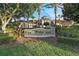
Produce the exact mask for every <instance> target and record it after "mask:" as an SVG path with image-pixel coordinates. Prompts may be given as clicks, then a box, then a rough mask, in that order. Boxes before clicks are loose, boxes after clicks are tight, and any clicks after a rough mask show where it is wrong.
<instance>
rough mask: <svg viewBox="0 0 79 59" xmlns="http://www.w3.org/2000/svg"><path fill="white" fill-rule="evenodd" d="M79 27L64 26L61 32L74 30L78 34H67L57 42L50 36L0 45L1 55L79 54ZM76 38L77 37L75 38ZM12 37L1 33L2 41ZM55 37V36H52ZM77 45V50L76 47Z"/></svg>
mask: <svg viewBox="0 0 79 59" xmlns="http://www.w3.org/2000/svg"><path fill="white" fill-rule="evenodd" d="M72 29H73V30H72ZM78 30H79V28H78V27H75V28H74V27H72V28H67V29H66V28H64V29H61V31H59V32H66V31H67V32H71V33H72V32H73V33H77V34H76V35H77V36H66V38H64V37H62V38H59V40H58V41H57V43H56V44H55V43H54V42H53V41H51V40H50V39H49V38H46V39H48V40H46V39H44V40H38V39H37V40H36V41H33V40H31V41H27V42H26V43H24V44H15V43H14V44H12V45H9V46H7V45H6V46H2V47H0V56H79V47H78V46H79V39H78V38H79V36H78V35H79V31H78ZM71 37H72V38H71ZM74 38H75V39H74ZM7 39H8V40H10V39H11V38H10V37H8V36H6V35H0V42H3V43H5V42H4V41H5V40H7ZM52 39H54V38H52ZM76 46H77V50H76V49H75V48H74V47H76Z"/></svg>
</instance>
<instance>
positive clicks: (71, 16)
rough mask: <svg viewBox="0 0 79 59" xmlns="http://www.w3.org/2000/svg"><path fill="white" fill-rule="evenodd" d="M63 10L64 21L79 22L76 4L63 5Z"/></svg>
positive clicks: (77, 5)
mask: <svg viewBox="0 0 79 59" xmlns="http://www.w3.org/2000/svg"><path fill="white" fill-rule="evenodd" d="M63 6H64V9H63V10H62V12H63V17H64V19H65V20H74V21H76V22H79V4H78V3H65V4H63Z"/></svg>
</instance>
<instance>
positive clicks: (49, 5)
mask: <svg viewBox="0 0 79 59" xmlns="http://www.w3.org/2000/svg"><path fill="white" fill-rule="evenodd" d="M61 6H62V4H61V3H59V4H58V3H53V4H52V3H50V4H46V5H45V7H47V8H54V14H55V36H57V35H56V32H57V29H56V18H57V8H58V7H59V8H62V7H61Z"/></svg>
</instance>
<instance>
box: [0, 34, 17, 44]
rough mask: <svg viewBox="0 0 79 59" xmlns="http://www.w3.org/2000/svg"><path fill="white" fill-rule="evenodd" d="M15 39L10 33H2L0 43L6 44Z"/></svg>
mask: <svg viewBox="0 0 79 59" xmlns="http://www.w3.org/2000/svg"><path fill="white" fill-rule="evenodd" d="M13 41H15V39H14V38H13V37H11V36H9V35H8V34H0V44H6V43H10V42H13Z"/></svg>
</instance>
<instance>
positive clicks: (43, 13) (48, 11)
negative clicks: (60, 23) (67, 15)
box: [33, 7, 62, 19]
mask: <svg viewBox="0 0 79 59" xmlns="http://www.w3.org/2000/svg"><path fill="white" fill-rule="evenodd" d="M57 15H62V10H61V8H57ZM33 16H35V17H36V18H38V13H37V11H35V12H34V14H33ZM40 16H41V17H42V16H48V17H49V18H50V19H55V17H54V8H46V7H43V8H42V9H41V15H40Z"/></svg>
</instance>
